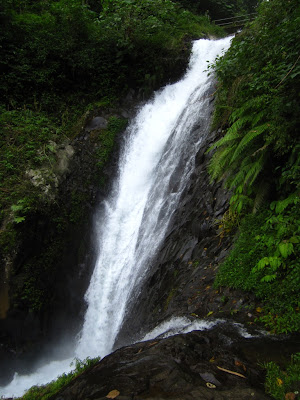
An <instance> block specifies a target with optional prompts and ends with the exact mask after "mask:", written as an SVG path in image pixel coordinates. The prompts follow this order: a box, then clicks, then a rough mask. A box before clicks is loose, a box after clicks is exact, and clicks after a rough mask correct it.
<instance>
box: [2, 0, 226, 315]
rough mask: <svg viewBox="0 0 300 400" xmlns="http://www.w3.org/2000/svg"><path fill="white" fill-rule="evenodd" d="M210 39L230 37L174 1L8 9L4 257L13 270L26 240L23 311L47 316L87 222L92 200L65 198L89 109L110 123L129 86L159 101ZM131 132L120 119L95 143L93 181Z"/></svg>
mask: <svg viewBox="0 0 300 400" xmlns="http://www.w3.org/2000/svg"><path fill="white" fill-rule="evenodd" d="M209 33H211V34H217V35H220V34H222V30H221V29H220V28H218V27H215V26H213V25H212V24H210V22H209V19H208V18H207V17H205V16H195V15H193V14H192V13H190V12H188V11H185V10H184V9H182V8H181V7H180V5H178V4H175V3H173V2H171V1H170V0H151V1H150V0H142V1H140V0H139V1H137V0H126V1H125V0H120V1H118V2H113V1H108V0H106V1H105V0H104V1H94V0H88V1H81V0H55V1H52V0H43V1H34V0H26V1H25V0H3V1H2V2H1V4H0V51H1V57H0V70H1V74H0V94H1V96H0V99H1V100H0V160H1V161H0V210H1V211H0V246H1V248H0V259H1V261H4V263H3V264H5V263H6V262H11V261H12V260H13V257H14V256H15V255H16V254H17V253H18V251H19V250H20V248H19V247H18V246H20V243H21V244H22V241H23V244H22V245H23V246H25V245H26V248H27V249H28V250H29V251H28V254H27V250H26V257H25V258H26V259H24V262H23V263H22V267H21V269H22V271H20V270H19V271H18V274H21V275H22V274H23V275H24V276H22V278H20V277H19V278H20V279H15V280H14V281H15V282H14V285H11V289H10V290H11V293H14V295H15V296H14V299H13V301H14V302H15V304H17V303H18V300H17V299H21V303H22V307H25V308H26V307H27V308H29V309H31V310H34V311H41V310H42V309H43V306H44V305H45V301H51V299H52V297H53V296H52V295H51V285H52V286H53V285H54V286H55V271H54V270H55V265H58V262H59V255H60V254H61V253H62V251H63V243H64V241H66V240H67V239H66V238H67V236H68V235H67V230H68V226H72V225H75V224H79V223H80V221H81V220H82V218H83V214H84V208H83V206H82V205H83V204H86V203H87V202H88V201H89V199H88V198H87V194H86V192H85V191H84V190H83V191H80V190H79V191H78V190H75V189H74V190H73V191H72V192H71V193H70V194H69V197H68V199H66V198H61V199H58V197H57V193H58V178H57V174H56V172H57V171H56V169H57V153H58V150H59V149H60V148H62V147H63V146H66V145H68V143H69V142H70V140H71V139H73V138H74V137H75V136H76V135H77V134H78V133H79V132H80V130H81V128H82V125H83V123H84V120H85V116H86V115H87V114H86V113H87V111H89V112H90V115H93V110H94V109H99V108H100V109H101V110H103V109H105V110H106V114H107V115H109V113H110V111H109V110H111V109H112V108H115V107H116V105H117V104H118V102H119V100H120V99H122V98H123V97H124V95H125V94H126V93H127V92H128V89H129V88H134V89H138V90H139V91H140V94H141V96H142V95H149V94H150V92H151V91H152V90H153V89H155V88H158V87H159V86H160V85H162V84H164V83H166V82H167V81H168V80H169V79H170V78H171V77H172V78H173V79H175V78H176V77H178V76H179V75H180V74H181V73H182V72H183V69H184V67H185V65H186V61H187V55H188V53H189V39H191V38H194V37H201V36H204V35H207V34H209ZM125 125H126V121H125V120H123V119H119V118H116V117H112V118H111V119H110V120H109V124H108V127H107V129H104V130H102V131H101V132H93V134H92V135H90V137H91V140H92V137H93V140H94V144H95V146H94V148H95V149H97V150H95V154H92V159H94V160H95V164H97V166H98V174H97V173H95V176H94V177H93V179H95V180H97V181H99V182H100V181H103V180H104V178H103V176H101V174H102V170H103V167H104V165H105V163H106V162H107V161H108V159H109V156H110V153H111V151H112V148H113V145H114V138H115V135H116V133H118V132H119V131H120V130H122V129H123V128H124V127H125ZM93 157H95V158H93ZM102 175H103V174H102ZM35 183H37V184H35ZM85 184H86V186H87V187H88V185H92V184H93V182H91V180H87V181H86V183H85ZM58 201H60V204H57V202H58ZM37 221H51V222H49V224H50V225H47V229H48V234H47V235H45V234H42V235H39V234H37V229H38V228H37V227H36V226H35V225H36V224H38V223H39V222H37ZM47 224H48V222H47ZM41 229H43V228H41ZM37 235H38V236H39V238H38V239H37V241H38V246H36V245H33V243H34V241H33V237H34V236H37ZM32 246H33V247H35V250H34V251H31V250H30V249H31V247H32ZM41 249H43V251H42V250H41ZM50 272H51V273H50ZM47 275H51V278H49V279H47Z"/></svg>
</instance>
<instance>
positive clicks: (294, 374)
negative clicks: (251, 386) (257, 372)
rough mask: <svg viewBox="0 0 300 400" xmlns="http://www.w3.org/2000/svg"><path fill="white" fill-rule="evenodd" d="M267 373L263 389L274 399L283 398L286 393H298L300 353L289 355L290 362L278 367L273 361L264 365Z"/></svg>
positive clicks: (279, 399) (280, 399) (281, 399)
mask: <svg viewBox="0 0 300 400" xmlns="http://www.w3.org/2000/svg"><path fill="white" fill-rule="evenodd" d="M264 367H265V369H266V371H267V375H266V381H265V390H266V392H267V393H269V394H270V395H271V396H272V397H273V398H274V399H276V400H283V399H285V398H286V397H285V395H286V394H287V393H295V394H298V391H299V381H300V353H296V354H293V355H292V356H291V362H290V363H289V364H288V365H287V366H285V368H284V369H282V368H280V367H279V365H277V364H276V363H274V362H269V363H267V364H265V365H264Z"/></svg>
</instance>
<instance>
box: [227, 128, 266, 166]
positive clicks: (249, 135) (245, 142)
mask: <svg viewBox="0 0 300 400" xmlns="http://www.w3.org/2000/svg"><path fill="white" fill-rule="evenodd" d="M268 127H269V124H268V123H265V124H263V125H260V126H258V127H256V128H255V129H251V131H249V132H248V133H246V135H245V136H244V137H243V139H242V140H241V141H240V143H239V144H238V146H237V147H236V149H235V152H234V153H233V156H232V159H231V161H230V163H232V162H233V161H234V160H235V159H237V158H238V157H239V156H240V155H241V153H242V152H243V151H244V150H245V149H246V146H247V145H248V144H249V143H250V142H251V141H252V140H253V139H255V138H256V137H257V136H259V135H261V134H262V133H263V132H264V131H265V130H266V129H267V128H268ZM247 153H249V151H247Z"/></svg>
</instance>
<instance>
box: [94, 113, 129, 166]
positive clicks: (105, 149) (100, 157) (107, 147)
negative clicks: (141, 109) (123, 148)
mask: <svg viewBox="0 0 300 400" xmlns="http://www.w3.org/2000/svg"><path fill="white" fill-rule="evenodd" d="M127 123H128V120H127V119H126V118H119V117H110V118H109V120H108V125H107V128H106V129H103V130H101V131H100V133H99V136H98V143H99V149H98V150H97V151H96V158H97V167H98V169H99V170H100V171H101V170H102V168H103V166H104V165H105V164H106V163H107V161H108V159H109V156H110V154H111V152H112V150H113V147H114V144H115V137H116V135H118V134H119V133H121V132H122V131H124V130H125V129H126V126H127Z"/></svg>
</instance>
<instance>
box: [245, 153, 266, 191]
mask: <svg viewBox="0 0 300 400" xmlns="http://www.w3.org/2000/svg"><path fill="white" fill-rule="evenodd" d="M265 162H266V157H265V154H264V153H262V154H261V156H260V157H259V159H258V160H256V161H255V162H254V163H252V165H251V167H250V169H249V171H248V173H247V175H246V178H245V184H247V185H249V186H252V185H253V183H254V182H255V180H256V178H257V176H258V175H259V174H260V173H261V171H262V170H263V168H264V166H265Z"/></svg>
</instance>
